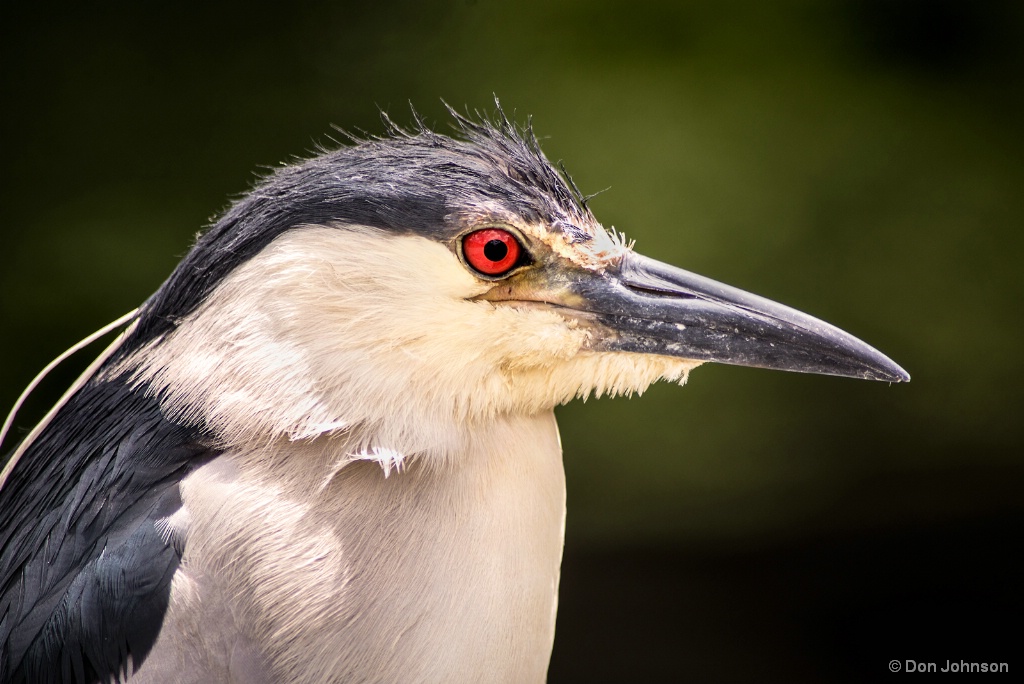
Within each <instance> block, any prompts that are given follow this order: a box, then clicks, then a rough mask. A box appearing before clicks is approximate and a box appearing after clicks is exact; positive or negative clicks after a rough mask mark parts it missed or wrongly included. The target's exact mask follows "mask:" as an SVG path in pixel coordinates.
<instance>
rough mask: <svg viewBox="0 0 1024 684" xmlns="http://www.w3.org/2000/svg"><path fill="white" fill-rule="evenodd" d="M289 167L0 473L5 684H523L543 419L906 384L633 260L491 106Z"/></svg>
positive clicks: (863, 350) (232, 212)
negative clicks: (847, 382) (710, 367)
mask: <svg viewBox="0 0 1024 684" xmlns="http://www.w3.org/2000/svg"><path fill="white" fill-rule="evenodd" d="M455 119H456V124H457V128H458V132H459V135H458V136H457V139H453V138H449V137H446V136H443V135H440V134H437V133H434V132H432V131H430V130H428V129H426V127H424V126H422V125H420V124H417V126H416V127H415V128H414V129H413V130H412V131H409V132H406V131H402V130H399V129H397V128H395V127H391V129H390V133H389V134H388V135H387V136H386V137H383V138H379V139H377V138H374V139H369V140H362V141H357V144H354V145H353V146H349V147H344V148H342V149H338V150H335V151H332V152H328V153H325V154H323V155H322V156H319V157H316V158H314V159H311V160H309V161H305V162H303V163H299V164H296V165H294V166H290V167H287V168H282V169H280V170H279V171H277V172H276V173H274V174H273V175H272V176H270V177H269V178H267V179H265V180H264V181H262V182H261V183H259V184H258V185H257V186H256V187H255V189H254V190H253V191H252V192H250V193H249V194H248V195H247V196H245V197H244V198H242V199H241V200H240V201H238V202H236V203H235V204H234V205H233V206H232V207H231V208H230V209H229V210H228V211H227V213H226V214H225V215H224V216H223V217H222V218H221V219H220V220H219V221H218V222H217V223H216V225H214V226H213V227H212V228H211V229H210V230H209V231H207V232H206V233H205V235H203V236H202V237H201V238H200V239H199V240H198V242H197V243H196V245H195V247H194V248H193V249H192V250H191V251H190V252H189V254H188V255H187V256H186V257H185V258H184V260H183V261H182V262H181V264H180V265H179V266H178V268H177V269H176V270H175V271H174V272H173V273H172V274H171V276H170V278H169V279H168V280H167V281H166V282H165V283H164V284H163V285H162V286H161V287H160V289H159V290H158V291H157V292H156V293H155V294H154V295H153V296H152V297H151V298H150V299H148V300H147V301H146V302H145V304H143V305H142V307H141V308H140V309H139V311H138V313H137V314H136V315H135V316H134V317H133V319H132V321H131V323H130V326H129V327H128V328H127V329H126V331H125V332H124V333H123V334H122V336H121V337H120V338H118V340H117V341H116V342H115V343H114V344H113V345H112V346H111V347H110V348H108V350H107V351H106V352H105V353H104V354H103V355H102V356H101V357H100V359H99V360H98V361H97V363H96V364H94V366H93V367H92V368H91V369H90V370H89V371H87V373H86V375H85V376H83V379H82V380H81V381H80V382H79V383H76V387H74V388H73V390H72V391H71V392H69V393H68V395H66V397H65V399H64V400H62V403H60V404H58V406H57V407H56V408H55V410H54V411H52V412H51V413H50V414H49V415H48V416H47V418H46V419H44V421H43V422H42V423H41V425H40V426H39V427H38V428H37V429H36V430H34V431H33V432H32V433H30V434H29V436H28V437H27V438H26V440H25V441H24V442H23V443H22V445H21V446H20V447H19V449H18V450H17V451H16V452H15V454H14V461H13V463H15V465H14V467H13V468H11V469H9V472H8V473H6V474H7V475H8V477H7V479H6V482H4V483H3V484H2V490H0V543H2V558H0V644H2V652H0V673H2V677H0V680H2V681H3V682H46V681H76V682H98V681H104V682H106V681H111V680H112V679H118V678H123V679H130V681H131V682H132V683H133V684H140V683H143V682H147V683H148V682H196V683H199V682H203V683H207V682H328V681H330V682H403V683H405V682H540V681H543V680H544V678H545V673H546V671H547V666H548V658H549V655H550V652H551V645H552V640H553V638H554V624H555V605H556V600H557V593H558V577H559V564H560V561H561V554H562V538H563V529H564V525H563V521H564V513H565V508H564V502H565V498H564V492H565V484H564V475H563V470H562V461H561V448H560V445H559V438H558V430H557V427H556V425H555V420H554V416H553V413H552V409H553V407H554V406H555V405H557V404H560V403H563V402H566V401H569V400H570V399H572V398H574V397H582V396H586V395H588V394H597V395H601V394H621V393H631V392H640V391H642V390H643V389H644V388H646V387H647V386H648V385H650V384H651V383H652V382H655V381H656V380H659V379H667V380H671V381H677V382H682V381H683V380H685V379H686V376H687V373H688V372H689V371H690V370H691V369H692V368H694V367H695V366H697V365H698V364H700V363H701V362H704V361H718V362H722V363H732V364H740V365H749V366H761V367H766V368H777V369H782V370H791V371H801V372H808V373H826V374H833V375H845V376H851V377H858V378H867V379H873V380H885V381H890V382H900V381H905V380H908V379H909V378H908V376H907V374H906V373H905V372H904V371H903V370H902V369H900V368H899V367H898V366H897V365H896V364H894V363H893V362H892V361H890V360H889V359H888V358H886V357H885V356H883V355H882V354H880V353H879V352H877V351H875V350H874V349H872V348H871V347H869V346H867V345H866V344H864V343H862V342H860V341H858V340H857V339H855V338H853V337H851V336H850V335H847V334H846V333H844V332H842V331H840V330H838V329H836V328H834V327H832V326H830V325H828V324H826V323H823V322H821V321H818V320H816V319H814V318H811V317H809V316H806V315H804V314H802V313H798V312H796V311H794V310H792V309H788V308H786V307H784V306H780V305H779V304H775V303H772V302H769V301H767V300H765V299H761V298H759V297H756V296H754V295H751V294H747V293H745V292H741V291H739V290H736V289H734V288H731V287H728V286H726V285H722V284H720V283H717V282H714V281H711V280H708V279H705V278H702V277H700V276H697V275H694V274H692V273H688V272H686V271H682V270H679V269H677V268H674V267H672V266H668V265H665V264H662V263H659V262H657V261H654V260H651V259H648V258H646V257H643V256H640V255H638V254H636V253H634V252H633V251H632V249H631V246H630V245H629V244H627V243H626V242H625V240H624V239H623V238H622V236H621V235H620V234H617V233H615V232H614V231H610V232H609V231H606V230H605V229H604V228H602V227H601V225H600V224H599V223H597V221H596V220H595V219H594V217H593V215H592V214H591V212H590V210H589V208H588V207H587V203H586V199H585V198H584V197H582V196H581V195H580V193H579V192H578V191H577V190H576V188H575V186H574V185H573V184H572V182H571V181H570V180H568V178H567V177H565V176H564V175H562V174H560V173H559V172H558V171H556V170H555V169H554V168H553V167H552V165H551V164H550V163H549V162H548V161H547V160H546V159H545V157H544V156H543V154H542V153H541V151H540V149H539V147H538V145H537V141H536V140H535V138H534V137H533V135H532V133H531V132H530V131H529V130H528V129H527V130H522V129H519V128H517V127H516V126H514V125H513V124H510V123H509V121H508V120H507V119H506V118H505V117H504V115H503V114H501V113H500V111H499V114H498V116H497V120H496V121H494V122H488V121H483V120H481V121H476V120H470V119H468V118H465V117H462V116H459V115H457V114H456V115H455Z"/></svg>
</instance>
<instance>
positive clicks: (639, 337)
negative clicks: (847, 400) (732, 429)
mask: <svg viewBox="0 0 1024 684" xmlns="http://www.w3.org/2000/svg"><path fill="white" fill-rule="evenodd" d="M591 273H593V272H591ZM572 289H573V290H575V294H576V295H577V297H578V299H577V302H578V304H576V305H575V306H574V308H579V309H583V310H585V311H587V312H589V314H590V315H591V316H593V317H594V323H593V324H594V329H595V331H596V332H597V335H596V339H595V342H594V349H595V350H601V351H631V352H643V353H649V354H665V355H668V356H677V357H683V358H688V359H698V360H703V361H717V362H719V363H729V364H735V365H739V366H756V367H759V368H772V369H776V370H786V371H795V372H798V373H820V374H824V375H840V376H845V377H849V378H863V379H866V380H883V381H887V382H907V381H909V380H910V376H909V375H908V374H907V372H906V371H905V370H903V369H902V368H900V367H899V366H898V365H896V363H894V362H893V361H892V360H891V359H889V358H888V357H887V356H885V355H884V354H882V353H881V352H879V351H878V350H876V349H874V348H873V347H870V346H868V345H867V344H865V343H864V342H861V341H860V340H858V339H857V338H856V337H853V336H852V335H849V334H847V333H845V332H843V331H842V330H840V329H839V328H836V327H834V326H831V325H829V324H828V323H825V322H824V321H819V320H818V319H816V318H812V317H811V316H808V315H806V314H803V313H800V312H799V311H796V310H795V309H791V308H789V307H787V306H783V305H781V304H777V303H775V302H772V301H770V300H767V299H764V298H763V297H758V296H757V295H753V294H750V293H748V292H744V291H743V290H739V289H737V288H735V287H730V286H728V285H724V284H722V283H719V282H716V281H714V280H711V279H709V278H704V277H703V276H699V275H696V274H694V273H690V272H688V271H684V270H682V269H679V268H675V267H674V266H669V265H668V264H663V263H661V262H659V261H655V260H654V259H649V258H647V257H644V256H641V255H639V254H634V253H629V254H627V255H626V256H625V257H624V258H623V260H622V261H621V263H620V265H619V266H618V268H617V269H609V270H606V271H605V272H604V273H603V274H601V275H598V274H593V277H589V278H580V279H579V280H576V281H575V283H573V285H572Z"/></svg>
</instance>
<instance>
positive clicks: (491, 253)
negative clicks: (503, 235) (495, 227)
mask: <svg viewBox="0 0 1024 684" xmlns="http://www.w3.org/2000/svg"><path fill="white" fill-rule="evenodd" d="M484 256H485V257H487V258H488V259H490V260H491V261H501V260H502V259H504V258H505V257H506V256H508V245H506V244H505V243H504V242H502V241H501V240H491V241H490V242H488V243H487V244H486V245H484Z"/></svg>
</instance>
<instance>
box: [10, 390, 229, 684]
mask: <svg viewBox="0 0 1024 684" xmlns="http://www.w3.org/2000/svg"><path fill="white" fill-rule="evenodd" d="M212 456H213V453H212V452H211V450H210V449H209V448H208V447H206V446H204V444H203V440H202V435H201V431H200V430H198V429H196V428H190V427H187V426H184V425H181V424H179V423H176V422H173V421H171V420H168V418H167V417H166V416H165V415H164V414H163V413H162V412H161V410H160V408H159V405H158V404H157V401H156V400H155V399H154V398H153V397H152V396H150V395H149V394H148V393H147V392H146V391H145V388H142V387H131V386H129V385H128V384H126V383H124V382H119V381H117V380H114V381H103V380H100V379H97V378H93V379H92V380H90V381H88V382H87V383H86V384H85V385H84V386H82V387H81V388H80V389H79V390H78V391H77V392H76V393H75V394H74V395H73V396H72V397H71V398H70V399H69V400H68V401H67V403H65V404H64V405H63V406H62V407H61V408H60V410H59V411H58V412H57V413H56V415H55V416H54V417H53V419H52V420H51V421H50V422H49V424H48V425H47V426H46V428H45V429H44V430H43V431H42V432H41V433H40V434H39V435H38V436H37V437H36V438H35V439H34V440H33V442H32V443H31V444H30V445H29V446H28V448H27V449H26V450H25V452H24V453H23V454H22V456H21V459H20V460H19V461H18V463H17V465H16V467H15V468H14V470H13V471H12V473H11V476H10V478H9V479H8V481H7V482H6V483H5V484H4V486H3V488H2V489H0V682H9V681H10V682H19V681H27V682H44V681H61V682H64V681H68V682H71V681H82V682H88V681H98V680H103V681H108V680H110V679H111V677H112V676H116V675H117V674H118V673H119V672H123V671H125V669H126V668H128V667H129V663H130V662H132V661H134V664H135V665H136V666H137V665H138V664H139V663H140V662H141V660H142V658H144V657H145V655H146V653H147V652H148V650H149V649H150V648H151V647H152V645H153V642H154V641H155V639H156V636H157V634H158V632H159V628H160V625H161V623H162V620H163V616H164V613H165V611H166V608H167V603H168V599H169V593H170V583H171V578H172V577H173V575H174V572H175V570H176V569H177V566H178V563H179V561H180V558H181V551H182V550H181V548H176V547H175V542H174V541H172V540H171V539H169V538H167V536H166V535H164V534H161V531H160V529H159V524H158V521H159V520H161V519H162V518H165V517H167V516H169V515H172V514H173V513H174V512H175V511H176V510H178V509H179V508H180V507H181V499H180V495H179V492H178V483H179V482H180V480H181V479H182V478H183V477H184V476H185V475H186V474H187V473H188V471H189V470H190V469H191V468H193V467H194V466H195V465H196V464H197V463H200V462H203V461H205V460H206V459H207V458H209V457H212Z"/></svg>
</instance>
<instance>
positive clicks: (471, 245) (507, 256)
mask: <svg viewBox="0 0 1024 684" xmlns="http://www.w3.org/2000/svg"><path fill="white" fill-rule="evenodd" d="M522 251H523V248H522V247H520V246H519V240H517V239H516V236H515V235H513V234H512V233H510V232H508V231H507V230H501V229H500V228H484V229H483V230H477V231H474V232H472V233H470V234H469V235H467V236H466V237H464V238H462V253H463V254H464V255H465V256H466V261H468V262H469V265H470V266H472V267H473V268H475V269H476V270H478V271H480V272H481V273H484V274H486V275H501V274H502V273H507V272H508V271H510V270H512V267H513V266H515V265H516V264H517V263H518V262H519V254H520V252H522Z"/></svg>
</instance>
